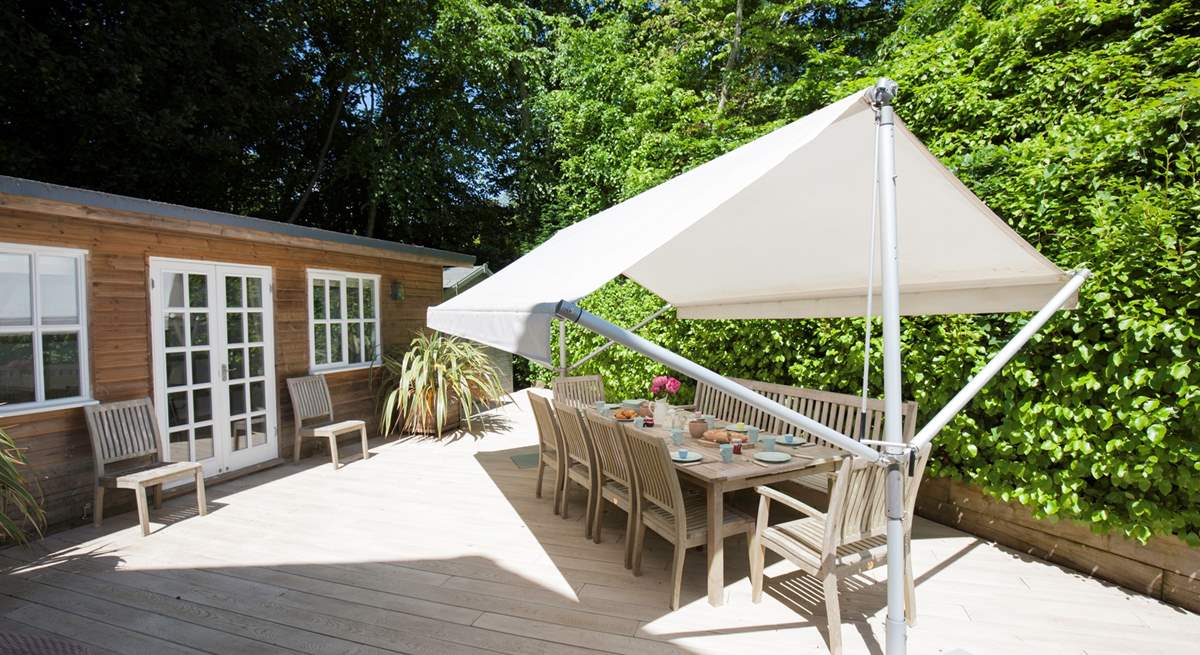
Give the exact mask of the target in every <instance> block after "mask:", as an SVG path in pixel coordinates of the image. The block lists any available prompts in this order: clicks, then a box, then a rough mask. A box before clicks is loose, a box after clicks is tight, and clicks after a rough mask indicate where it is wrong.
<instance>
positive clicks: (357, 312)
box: [346, 277, 362, 318]
mask: <svg viewBox="0 0 1200 655" xmlns="http://www.w3.org/2000/svg"><path fill="white" fill-rule="evenodd" d="M361 311H362V305H361V304H360V303H359V301H358V278H353V277H352V278H350V279H348V280H346V318H362V313H361Z"/></svg>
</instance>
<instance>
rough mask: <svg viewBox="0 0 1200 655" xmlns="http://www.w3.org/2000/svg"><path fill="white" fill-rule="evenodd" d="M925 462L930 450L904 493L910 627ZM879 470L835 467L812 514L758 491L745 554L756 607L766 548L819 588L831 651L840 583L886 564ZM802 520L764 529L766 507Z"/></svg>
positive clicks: (862, 465) (855, 463)
mask: <svg viewBox="0 0 1200 655" xmlns="http://www.w3.org/2000/svg"><path fill="white" fill-rule="evenodd" d="M928 458H929V446H928V445H926V446H925V447H924V448H923V449H922V450H921V452H920V453H919V454H918V456H917V459H916V462H915V464H914V466H913V475H912V476H909V477H906V479H905V487H904V614H905V619H907V621H908V623H909V625H911V624H912V622H913V620H914V617H916V608H915V604H916V596H915V594H914V590H913V573H912V560H911V558H910V557H909V551H910V550H911V548H910V543H909V542H910V540H911V533H912V515H913V506H914V504H915V503H916V500H917V487H919V486H920V484H921V476H922V474H923V473H924V471H925V462H926V460H927V459H928ZM886 473H887V471H886V469H884V468H883V467H881V466H879V465H877V464H875V463H873V462H868V461H866V460H865V459H862V458H860V457H846V458H845V459H844V460H843V461H842V463H841V465H840V466H839V467H838V470H837V474H836V478H835V479H834V483H833V489H832V491H831V492H830V496H829V510H828V511H827V512H820V511H818V510H816V509H814V508H813V507H811V506H809V505H807V504H805V503H803V502H801V501H799V500H796V499H795V498H792V497H791V496H788V495H786V494H783V493H780V492H779V491H776V490H775V489H771V488H770V487H756V488H755V491H757V492H758V493H759V495H760V498H759V504H758V523H757V525H756V527H755V535H756V537H755V539H754V541H755V542H757V544H758V547H757V548H755V549H753V551H752V552H751V554H750V583H751V593H752V598H753V600H754V602H755V603H757V602H759V601H761V600H762V589H763V566H764V564H765V554H766V552H765V549H768V548H769V549H770V550H772V551H774V552H776V553H778V554H780V555H782V556H783V557H785V558H786V559H787V560H788V561H790V562H791V563H792V564H794V565H796V566H797V567H798V568H799V569H800V570H801V571H803V572H805V573H807V574H808V575H811V576H813V577H815V578H817V579H819V580H820V581H821V585H822V587H823V588H824V595H825V612H826V617H827V621H828V622H829V624H828V625H829V650H830V652H831V653H833V655H840V653H841V652H842V619H841V609H840V604H839V602H838V587H837V583H838V578H841V577H846V576H849V575H853V574H855V573H858V572H860V571H864V570H866V569H870V568H872V567H874V566H875V565H876V564H879V563H882V562H886V561H887V513H886V504H885V499H884V476H885V475H886ZM772 501H774V502H778V503H782V504H784V505H787V506H788V507H790V508H792V509H794V510H797V511H799V512H801V513H803V514H805V516H804V517H803V518H800V519H796V520H792V521H786V522H783V523H780V524H778V525H774V526H770V527H768V519H769V516H770V509H771V502H772Z"/></svg>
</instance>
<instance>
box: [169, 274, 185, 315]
mask: <svg viewBox="0 0 1200 655" xmlns="http://www.w3.org/2000/svg"><path fill="white" fill-rule="evenodd" d="M183 306H184V304H183V273H167V307H183Z"/></svg>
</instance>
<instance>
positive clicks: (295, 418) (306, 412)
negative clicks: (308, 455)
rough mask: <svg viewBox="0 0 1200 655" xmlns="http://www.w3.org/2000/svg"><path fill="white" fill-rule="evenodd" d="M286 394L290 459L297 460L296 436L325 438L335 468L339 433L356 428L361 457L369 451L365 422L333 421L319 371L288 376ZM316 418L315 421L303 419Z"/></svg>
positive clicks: (325, 385)
mask: <svg viewBox="0 0 1200 655" xmlns="http://www.w3.org/2000/svg"><path fill="white" fill-rule="evenodd" d="M287 386H288V395H289V396H290V397H291V399H292V425H293V429H292V432H293V444H292V449H293V450H292V459H293V461H296V462H299V461H300V440H301V439H304V438H311V439H324V440H326V441H328V442H329V456H330V458H331V459H333V468H334V469H337V468H338V445H337V438H338V436H339V435H342V434H347V433H353V432H357V433H358V434H359V437H360V438H361V439H362V454H363V456H362V458H363V459H364V460H365V459H367V457H369V456H370V455H371V453H370V450H369V449H368V447H367V423H366V421H362V420H360V419H349V420H343V421H335V420H334V418H333V401H332V400H331V399H330V397H329V385H328V384H326V382H325V376H323V375H306V376H304V377H298V378H288V381H287ZM313 419H316V422H315V423H307V424H306V423H305V421H311V420H313Z"/></svg>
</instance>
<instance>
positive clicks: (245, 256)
mask: <svg viewBox="0 0 1200 655" xmlns="http://www.w3.org/2000/svg"><path fill="white" fill-rule="evenodd" d="M31 207H35V209H36V210H35V209H31ZM55 207H56V205H55V204H53V203H49V204H48V203H37V204H36V205H28V206H27V205H25V204H22V203H14V202H7V201H6V202H0V242H4V243H25V244H34V245H43V246H59V247H66V248H79V249H84V250H87V251H88V258H87V262H88V265H87V286H88V289H87V292H88V303H87V309H88V325H89V327H88V337H89V341H90V351H91V352H90V353H89V357H90V361H91V375H92V395H93V397H94V398H96V399H97V400H100V401H101V402H105V401H114V400H126V399H130V398H139V397H143V396H152V395H153V388H152V373H151V365H150V334H149V331H150V300H149V290H148V287H147V285H148V276H149V259H150V258H151V257H171V258H178V259H191V260H203V261H213V262H222V263H232V264H252V265H258V266H270V267H272V269H273V270H274V283H275V369H276V374H277V377H278V383H277V385H276V391H277V393H278V394H279V402H278V408H279V450H280V452H279V455H280V457H282V458H285V459H286V458H290V457H291V455H292V452H291V451H292V439H291V431H292V425H291V416H292V409H291V403H290V402H289V400H288V394H287V385H286V383H285V379H286V378H288V377H293V376H297V375H305V374H307V373H308V338H309V337H308V308H307V302H308V295H307V288H306V285H307V269H309V268H320V269H328V270H338V271H348V272H356V273H374V274H378V275H380V276H382V278H381V280H380V294H379V295H380V299H379V302H380V338H381V341H382V345H383V347H384V348H389V347H394V346H397V345H401V346H402V345H405V344H407V343H408V341H409V340H410V339H411V338H412V336H413V335H414V333H416V332H417V331H419V330H421V329H422V328H423V326H424V324H425V310H426V309H427V308H428V307H429V306H430V305H434V304H437V303H439V302H441V297H442V267H441V265H440V264H437V263H430V262H426V261H405V260H402V259H398V258H397V257H396V255H394V254H391V253H382V252H381V253H380V256H377V257H375V256H370V255H369V254H367V253H366V252H364V251H363V249H361V248H359V249H352V250H353V251H352V252H347V251H346V249H345V248H343V247H342V246H340V245H338V244H333V243H330V244H328V247H327V248H315V247H314V248H305V247H297V246H295V245H293V244H288V243H280V242H272V241H270V240H269V239H268V240H264V241H263V242H259V241H254V240H248V239H247V238H245V237H246V235H245V234H244V232H239V233H238V234H237V235H236V236H222V235H217V234H198V233H195V232H184V231H171V230H168V229H164V228H163V225H162V224H156V225H155V226H140V225H138V224H137V222H136V221H133V220H131V221H129V222H128V224H125V223H120V222H113V221H97V220H92V219H91V218H86V217H82V215H81V213H80V212H81V210H80V209H79V208H78V207H75V206H69V209H70V211H68V209H67V208H63V209H62V210H61V211H60V212H58V213H56V212H55ZM64 214H65V215H64ZM83 214H86V211H85V212H83ZM394 280H400V281H401V282H402V283H403V285H404V289H405V298H404V300H403V301H394V300H392V299H391V297H390V293H389V290H390V288H391V284H392V282H393V281H394ZM369 378H370V372H369V371H367V370H357V371H346V372H340V373H330V374H328V381H329V387H330V391H331V394H332V396H333V400H334V406H335V407H334V411H335V414H336V415H337V416H338V417H339V418H363V419H366V420H368V421H369V425H370V429H371V431H372V432H375V431H376V430H377V424H378V422H377V417H376V416H375V415H374V414H375V401H374V398H375V394H374V390H373V389H371V388H370V384H369ZM0 425H3V426H4V427H5V428H6V429H8V431H9V433H10V434H11V435H12V436H13V437H14V438H15V439H16V442H17V444H18V445H19V446H20V447H21V448H24V449H26V454H27V455H28V458H29V461H30V477H32V478H33V479H35V480H36V482H37V484H38V486H39V487H40V491H41V493H42V494H43V496H44V499H45V505H46V512H47V523H48V525H49V527H50V529H51V530H56V529H62V528H65V527H69V526H71V525H76V524H79V523H80V522H82V521H83V519H84V517H85V515H86V514H87V511H86V506H87V505H88V503H90V502H91V499H92V476H93V473H92V453H91V445H90V442H89V440H88V435H87V427H86V425H85V424H84V420H83V410H82V409H65V410H57V411H49V412H39V413H34V414H26V415H23V416H11V417H7V418H0ZM307 441H308V443H307V444H306V445H305V448H306V449H308V448H316V447H318V446H319V444H316V443H315V442H314V441H313V440H307ZM109 495H110V496H114V498H112V501H113V503H114V505H113V507H112V508H111V509H112V510H113V511H120V510H121V509H122V507H123V505H125V504H128V502H129V501H128V499H126V498H124V496H126V495H128V494H109ZM106 506H107V504H106ZM106 513H107V512H106Z"/></svg>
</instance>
